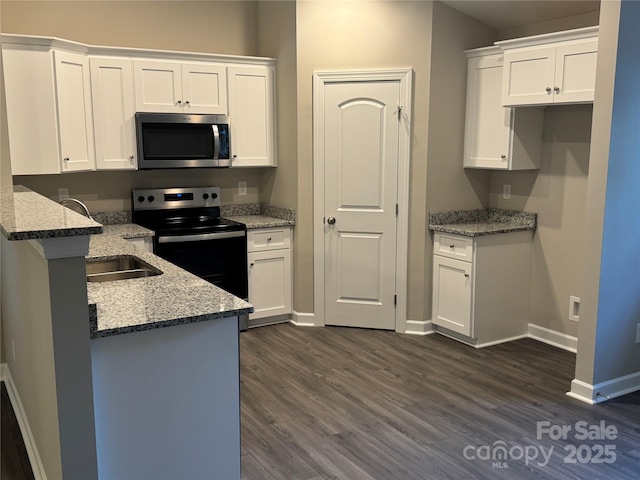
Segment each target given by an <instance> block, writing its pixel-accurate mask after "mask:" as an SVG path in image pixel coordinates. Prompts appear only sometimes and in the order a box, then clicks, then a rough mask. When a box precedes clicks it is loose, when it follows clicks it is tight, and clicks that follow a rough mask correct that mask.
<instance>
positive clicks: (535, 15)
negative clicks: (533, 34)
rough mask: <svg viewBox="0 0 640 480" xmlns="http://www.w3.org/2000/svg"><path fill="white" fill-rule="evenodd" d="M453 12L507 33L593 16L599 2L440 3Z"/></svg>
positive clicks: (508, 0) (512, 0)
mask: <svg viewBox="0 0 640 480" xmlns="http://www.w3.org/2000/svg"><path fill="white" fill-rule="evenodd" d="M441 1H442V2H443V3H446V4H447V5H449V6H450V7H452V8H455V9H456V10H458V11H460V12H462V13H464V14H466V15H469V16H470V17H473V18H475V19H477V20H480V21H481V22H483V23H486V24H487V25H491V26H492V27H494V28H497V29H498V30H507V29H509V28H513V27H520V26H522V25H530V24H533V23H539V22H544V21H547V20H554V19H556V18H563V17H569V16H572V15H578V14H580V13H586V12H593V11H596V10H598V9H599V8H600V1H599V0H441Z"/></svg>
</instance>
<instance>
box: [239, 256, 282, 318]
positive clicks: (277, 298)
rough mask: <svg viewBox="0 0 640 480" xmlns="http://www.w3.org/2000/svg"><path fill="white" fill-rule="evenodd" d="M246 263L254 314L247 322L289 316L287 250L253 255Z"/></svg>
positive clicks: (250, 299) (250, 300) (248, 257)
mask: <svg viewBox="0 0 640 480" xmlns="http://www.w3.org/2000/svg"><path fill="white" fill-rule="evenodd" d="M247 259H248V263H249V267H248V268H249V302H250V303H252V304H253V307H254V313H252V314H251V315H250V316H249V318H250V319H256V318H263V317H272V316H275V315H285V314H289V313H291V250H289V249H281V250H270V251H264V252H253V253H249V254H248V256H247Z"/></svg>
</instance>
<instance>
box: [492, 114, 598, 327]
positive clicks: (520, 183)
mask: <svg viewBox="0 0 640 480" xmlns="http://www.w3.org/2000/svg"><path fill="white" fill-rule="evenodd" d="M591 111H592V107H591V105H567V106H562V107H548V108H546V110H545V115H544V130H543V146H542V161H541V165H540V170H533V171H523V172H494V173H492V175H491V198H490V206H491V207H495V208H505V209H513V210H524V211H527V212H535V213H537V214H538V229H537V231H536V233H535V235H534V240H533V256H532V266H533V269H532V278H531V319H530V322H531V323H533V324H535V325H539V326H541V327H545V328H550V329H552V330H555V331H557V332H562V333H566V334H568V335H572V336H577V334H578V324H577V323H575V322H573V321H571V320H569V318H568V317H569V296H570V295H574V296H577V297H581V295H582V281H583V279H584V276H583V274H584V272H583V261H584V235H585V231H584V220H585V201H586V198H587V180H588V174H589V146H590V140H591ZM503 184H510V185H511V199H509V200H504V199H503V198H502V185H503Z"/></svg>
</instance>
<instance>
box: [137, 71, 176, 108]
mask: <svg viewBox="0 0 640 480" xmlns="http://www.w3.org/2000/svg"><path fill="white" fill-rule="evenodd" d="M133 72H134V80H135V97H136V110H137V111H138V112H159V113H176V112H177V113H181V112H182V111H183V109H182V103H183V98H182V66H181V64H180V62H154V61H151V60H134V61H133Z"/></svg>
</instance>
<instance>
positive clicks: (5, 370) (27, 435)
mask: <svg viewBox="0 0 640 480" xmlns="http://www.w3.org/2000/svg"><path fill="white" fill-rule="evenodd" d="M0 378H2V381H3V382H4V383H5V385H6V386H7V393H8V394H9V400H10V401H11V406H12V407H13V411H14V412H15V415H16V419H17V420H18V426H19V427H20V433H21V434H22V439H23V440H24V446H25V448H26V450H27V456H28V457H29V462H30V463H31V469H32V470H33V476H34V478H35V479H36V480H47V475H46V473H45V471H44V465H42V460H41V459H40V453H39V452H38V447H37V446H36V441H35V439H34V438H33V433H32V432H31V427H30V426H29V420H28V419H27V414H26V413H25V411H24V407H23V406H22V401H21V400H20V395H18V390H17V389H16V385H15V383H14V382H13V377H12V376H11V371H10V370H9V365H7V364H6V363H3V364H1V365H0Z"/></svg>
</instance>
